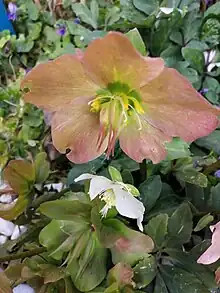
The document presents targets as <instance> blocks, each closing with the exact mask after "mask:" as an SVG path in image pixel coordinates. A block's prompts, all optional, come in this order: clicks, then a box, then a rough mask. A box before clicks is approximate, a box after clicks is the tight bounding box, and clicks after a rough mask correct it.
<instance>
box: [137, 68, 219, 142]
mask: <svg viewBox="0 0 220 293" xmlns="http://www.w3.org/2000/svg"><path fill="white" fill-rule="evenodd" d="M141 95H142V99H143V101H144V103H146V107H145V110H146V115H147V116H148V121H149V122H150V123H151V124H152V125H153V126H156V127H157V128H159V129H161V130H162V131H163V132H164V133H166V134H167V135H169V136H173V137H174V136H178V137H181V138H182V139H184V140H186V141H193V140H195V139H197V138H199V137H202V136H206V135H208V134H209V133H210V132H212V131H213V130H214V129H215V128H216V127H217V125H218V119H217V115H219V113H220V112H219V110H218V109H216V108H214V107H212V105H211V104H209V103H208V102H207V101H206V100H205V99H204V98H203V97H202V96H201V95H200V94H199V93H197V91H196V90H195V89H194V88H193V87H192V86H191V84H190V83H189V81H188V80H187V79H186V78H185V77H183V76H182V75H181V74H179V73H178V72H177V71H176V70H175V69H168V68H166V69H164V71H163V73H162V74H160V76H159V77H158V78H156V79H154V80H153V81H152V82H150V83H149V84H148V85H147V86H145V87H142V88H141Z"/></svg>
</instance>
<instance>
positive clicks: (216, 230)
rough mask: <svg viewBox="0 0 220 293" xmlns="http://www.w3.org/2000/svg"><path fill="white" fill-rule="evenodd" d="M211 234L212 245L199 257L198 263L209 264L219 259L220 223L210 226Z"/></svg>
mask: <svg viewBox="0 0 220 293" xmlns="http://www.w3.org/2000/svg"><path fill="white" fill-rule="evenodd" d="M210 229H211V231H212V232H213V234H212V245H211V246H210V247H209V248H208V249H207V250H206V251H205V252H204V253H203V254H202V255H201V256H200V258H199V259H198V260H197V262H198V263H202V264H206V265H208V264H211V263H214V262H216V261H217V260H218V259H219V258H220V222H218V223H217V224H215V225H213V226H210Z"/></svg>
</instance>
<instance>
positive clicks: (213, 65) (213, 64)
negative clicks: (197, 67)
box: [207, 63, 215, 72]
mask: <svg viewBox="0 0 220 293" xmlns="http://www.w3.org/2000/svg"><path fill="white" fill-rule="evenodd" d="M214 67H215V63H211V64H209V65H208V66H207V71H208V72H210V71H212V69H213V68H214Z"/></svg>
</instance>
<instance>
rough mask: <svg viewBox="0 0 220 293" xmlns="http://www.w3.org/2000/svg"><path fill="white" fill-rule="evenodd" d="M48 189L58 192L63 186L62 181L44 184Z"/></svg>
mask: <svg viewBox="0 0 220 293" xmlns="http://www.w3.org/2000/svg"><path fill="white" fill-rule="evenodd" d="M44 187H46V188H47V189H48V190H50V189H53V190H56V191H57V192H60V191H61V190H62V188H63V183H51V184H46V185H44Z"/></svg>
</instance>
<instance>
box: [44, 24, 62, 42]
mask: <svg viewBox="0 0 220 293" xmlns="http://www.w3.org/2000/svg"><path fill="white" fill-rule="evenodd" d="M43 33H44V35H45V36H46V42H47V44H56V43H57V42H59V41H60V36H59V35H58V34H57V33H56V30H55V29H54V28H52V27H50V26H48V25H47V26H45V28H44V31H43Z"/></svg>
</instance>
